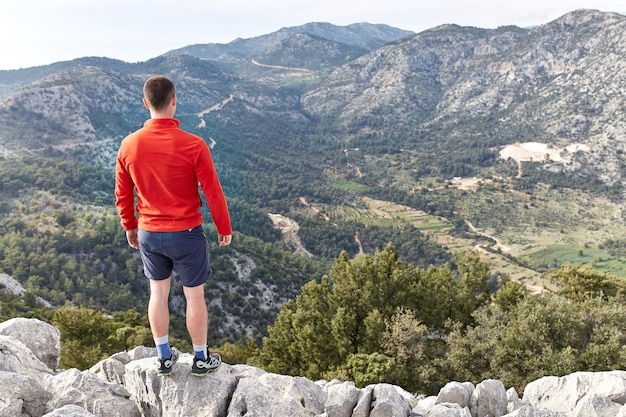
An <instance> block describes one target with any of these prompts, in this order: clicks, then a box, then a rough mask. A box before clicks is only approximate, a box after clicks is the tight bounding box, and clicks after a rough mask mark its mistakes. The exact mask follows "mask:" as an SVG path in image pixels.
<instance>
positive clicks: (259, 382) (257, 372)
mask: <svg viewBox="0 0 626 417" xmlns="http://www.w3.org/2000/svg"><path fill="white" fill-rule="evenodd" d="M42 341H45V344H44V343H43V342H42ZM59 346H60V338H59V332H58V330H57V329H55V328H54V327H52V326H50V325H49V324H46V323H44V322H42V321H39V320H36V319H12V320H8V321H6V322H4V323H0V415H2V416H5V417H42V416H43V417H70V416H71V417H94V416H95V417H160V416H167V417H169V416H172V417H174V416H181V417H182V416H184V417H193V416H202V417H210V416H214V417H218V416H219V417H223V416H226V417H241V416H247V417H266V416H275V417H282V416H284V417H487V416H489V417H500V416H507V417H626V406H624V403H626V371H610V372H596V373H593V372H577V373H574V374H571V375H566V376H562V377H556V376H546V377H544V378H540V379H538V380H536V381H533V382H531V383H529V384H528V385H527V386H526V388H525V390H524V394H523V396H522V398H521V399H520V398H519V396H518V394H517V391H516V390H515V388H509V389H508V390H507V389H506V388H505V386H504V385H503V384H502V382H501V381H498V380H495V379H488V380H485V381H482V382H481V383H479V384H477V385H474V384H472V383H471V382H450V383H448V384H447V385H445V386H444V387H443V388H442V389H441V391H440V392H439V395H437V396H431V397H420V396H415V395H413V394H411V393H409V392H407V391H405V390H404V389H402V388H400V387H398V386H394V385H390V384H374V385H370V386H367V387H365V388H357V387H355V385H354V384H353V383H352V382H341V381H338V380H333V381H316V382H313V381H310V380H308V379H306V378H302V377H292V376H285V375H277V374H272V373H268V372H265V371H263V370H261V369H259V368H256V367H252V366H247V365H228V364H223V365H222V368H221V369H220V370H219V371H218V372H216V373H214V374H210V375H208V376H207V377H205V378H197V377H193V376H191V375H190V374H189V369H190V368H191V355H190V354H182V355H181V358H180V360H179V361H178V362H177V363H176V365H175V366H174V372H173V374H172V375H171V376H170V377H167V378H162V377H158V376H157V375H156V372H155V369H156V368H155V360H154V354H155V350H154V349H153V348H146V347H143V346H140V347H137V348H135V349H133V350H131V351H129V352H120V353H117V354H115V355H113V356H111V357H109V358H107V359H105V360H103V361H101V362H100V363H98V364H96V365H95V366H94V367H93V368H91V369H90V370H87V371H82V372H81V371H78V370H76V369H68V370H57V369H56V366H57V365H58V363H59V354H60V348H59ZM33 349H34V350H33Z"/></svg>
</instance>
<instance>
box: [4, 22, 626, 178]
mask: <svg viewBox="0 0 626 417" xmlns="http://www.w3.org/2000/svg"><path fill="white" fill-rule="evenodd" d="M625 20H626V18H625V17H624V16H622V15H619V14H615V13H605V12H600V11H594V10H578V11H575V12H572V13H569V14H567V15H565V16H563V17H561V18H559V19H557V20H555V21H553V22H548V23H546V24H544V25H542V26H539V27H536V28H534V29H521V28H517V27H501V28H498V29H494V30H487V29H479V28H471V27H459V26H454V25H445V26H441V27H436V28H433V29H430V30H427V31H424V32H422V33H419V34H413V35H411V36H407V37H405V35H407V33H406V32H405V31H401V30H396V29H392V28H388V27H384V26H375V25H356V26H350V27H344V28H337V27H333V26H332V25H327V24H310V25H305V26H303V27H297V28H288V29H283V30H281V31H279V32H276V33H274V34H271V35H265V36H262V37H258V38H252V39H246V40H237V41H233V42H232V43H231V44H228V45H227V46H228V49H229V51H228V52H227V53H224V52H219V53H212V52H207V51H206V50H205V49H207V48H208V49H214V48H218V47H219V48H222V47H224V46H223V45H221V46H220V45H211V44H209V45H205V46H202V45H198V46H192V47H186V48H182V49H180V50H176V51H170V52H168V53H167V54H166V55H167V57H161V58H157V59H154V60H151V61H147V62H145V63H141V64H135V65H124V64H123V63H120V62H116V61H108V60H101V61H96V60H91V61H87V62H83V61H81V60H77V61H76V62H74V63H72V64H71V66H70V63H67V64H66V65H65V66H64V68H63V70H59V65H54V66H50V67H49V68H47V69H45V68H42V69H39V70H38V71H39V72H38V73H39V74H42V77H41V78H39V79H34V77H33V74H34V73H33V70H32V69H25V70H20V71H8V72H6V71H4V72H0V91H13V93H12V94H10V95H6V96H5V97H4V99H3V100H2V102H0V109H1V110H2V112H1V113H0V114H1V116H0V122H1V124H0V126H2V127H1V128H0V145H3V146H7V145H10V146H14V145H16V144H18V143H19V144H21V145H22V146H23V145H26V146H27V147H32V148H38V147H40V146H41V145H42V144H46V145H47V144H49V145H53V146H54V145H60V144H61V143H65V142H68V141H71V142H76V141H82V140H92V139H94V138H96V137H97V138H105V137H106V138H111V137H120V136H122V135H124V134H126V133H127V132H128V131H129V130H131V129H132V128H134V127H136V126H137V125H138V124H139V123H140V120H141V119H142V118H143V117H145V114H143V113H142V110H141V108H138V107H137V106H133V104H134V103H136V101H137V100H138V95H139V94H140V91H139V89H138V87H139V86H140V85H141V82H142V81H143V80H144V79H145V77H146V75H147V74H151V73H165V74H168V75H171V76H172V77H174V78H176V79H177V80H179V83H180V86H179V89H180V94H181V98H182V99H181V100H180V101H181V103H182V105H181V111H182V112H184V113H188V114H194V113H197V112H201V111H203V110H204V109H206V108H209V107H210V106H212V105H214V104H216V103H219V102H220V101H221V100H223V99H225V98H227V97H229V96H230V95H231V94H232V96H233V101H232V104H231V105H229V106H226V107H224V108H223V109H222V110H221V111H220V115H219V118H220V120H218V121H216V123H217V125H216V128H217V129H226V128H227V126H228V125H240V126H241V125H244V123H246V122H248V121H251V120H254V122H255V123H259V122H260V123H262V124H263V125H267V126H268V128H269V129H271V126H272V125H273V124H276V122H278V121H280V120H283V119H285V118H286V119H287V120H289V122H290V123H293V128H296V129H306V130H307V131H308V132H310V133H311V134H319V132H320V128H322V127H326V126H332V128H333V134H334V135H337V136H343V137H344V138H345V139H343V140H342V141H343V142H344V143H349V144H351V145H354V146H362V147H367V145H368V144H371V143H372V141H374V142H376V143H378V142H380V141H386V142H387V144H386V148H387V149H388V150H389V151H393V152H397V151H398V150H400V149H403V150H405V151H412V152H415V153H416V154H417V155H418V159H420V162H421V163H424V160H425V159H426V158H429V156H428V155H429V153H430V152H432V151H437V152H452V153H456V154H458V153H459V152H462V151H463V149H465V148H466V147H468V146H470V147H478V148H491V147H495V146H503V145H506V144H510V143H515V142H541V143H546V144H548V145H550V146H556V147H564V146H566V145H568V144H570V143H583V144H586V145H589V146H590V147H591V148H592V152H591V153H590V154H588V155H585V157H584V158H582V159H583V160H581V161H579V160H573V159H572V158H569V160H568V161H567V162H568V163H567V164H565V165H567V166H568V168H564V167H563V166H562V165H561V166H559V167H554V168H553V169H559V170H563V169H570V170H579V171H580V173H581V175H583V176H585V175H588V174H590V173H589V171H590V170H593V171H594V173H595V174H597V175H599V176H600V177H601V178H602V180H603V181H605V182H607V183H609V184H612V183H616V182H617V183H620V184H621V183H622V182H623V180H624V179H623V177H622V172H621V171H622V169H621V165H622V162H623V161H622V154H623V151H624V140H623V139H624V135H625V130H624V129H625V127H624V123H623V119H624V108H623V106H622V103H623V101H624V91H625V87H626V85H625V84H626V75H625V74H626V69H625V65H624V60H623V58H622V57H623V56H624V52H626V51H625V49H626V43H625V41H624V39H623V36H622V33H623V31H624V27H625V25H626V22H625ZM388 41H393V42H391V43H389V44H386V45H383V43H384V42H388ZM368 48H369V49H370V50H371V52H369V53H365V52H366V51H367V49H368ZM226 55H228V57H226ZM233 56H237V60H236V61H237V62H238V63H237V64H236V65H233V64H232V62H233V60H232V59H231V58H230V57H233ZM194 58H199V59H194ZM205 59H208V60H209V61H210V62H211V63H212V64H213V65H211V64H209V62H208V61H205ZM218 67H219V68H220V69H218ZM293 69H299V70H300V71H293ZM333 69H334V70H333ZM331 70H332V71H331ZM20 74H23V77H20ZM29 81H34V82H32V83H31V84H29V85H26V84H27V83H28V82H29ZM287 86H289V88H285V87H287ZM5 94H6V93H5ZM237 104H239V106H238V105H237ZM258 116H263V117H262V120H258ZM220 122H221V123H222V124H220ZM320 122H323V125H320ZM11 144H13V145H11ZM424 151H426V152H424ZM372 152H376V151H372ZM375 156H376V155H374V157H375ZM600 161H601V163H599V162H600ZM434 162H436V163H438V162H440V161H439V160H438V159H435V161H434ZM590 167H593V168H592V169H590ZM431 168H432V167H431ZM475 168H477V167H475ZM473 171H477V169H474V170H473Z"/></svg>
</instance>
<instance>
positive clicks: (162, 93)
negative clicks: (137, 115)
mask: <svg viewBox="0 0 626 417" xmlns="http://www.w3.org/2000/svg"><path fill="white" fill-rule="evenodd" d="M175 95H176V87H174V83H173V82H172V81H171V80H170V79H169V78H167V77H163V76H155V77H150V78H149V79H148V81H146V83H145V84H144V86H143V96H144V103H145V104H146V106H147V107H148V108H149V109H150V111H151V112H152V111H155V112H162V111H164V110H167V109H168V107H169V106H170V105H171V104H172V98H173V97H174V96H175Z"/></svg>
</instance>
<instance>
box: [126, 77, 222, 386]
mask: <svg viewBox="0 0 626 417" xmlns="http://www.w3.org/2000/svg"><path fill="white" fill-rule="evenodd" d="M143 94H144V99H143V103H144V105H145V107H146V108H147V109H148V110H149V111H150V119H149V120H147V121H146V122H145V123H144V126H143V128H141V129H139V130H137V131H136V132H134V133H132V134H130V135H128V136H127V137H126V138H124V140H123V141H122V143H121V144H120V148H119V153H118V157H117V164H116V181H115V197H116V203H115V205H116V207H117V210H118V212H119V215H120V219H121V223H122V227H123V229H124V230H125V231H126V238H127V240H128V244H129V245H130V246H131V247H133V248H135V249H139V251H140V253H141V260H142V262H143V268H144V273H145V275H146V276H147V277H148V278H149V279H150V301H149V303H148V319H149V321H150V329H151V330H152V336H153V337H154V342H155V344H156V347H157V352H158V359H159V367H158V371H157V372H158V374H159V375H162V376H167V375H170V374H171V373H172V367H173V365H174V363H175V362H176V360H178V355H179V353H178V351H177V350H176V349H175V348H171V347H170V344H169V341H168V335H169V305H168V302H169V293H170V284H171V274H172V271H173V270H175V271H176V272H177V274H178V276H179V277H180V280H181V282H182V284H183V291H184V294H185V299H186V301H187V310H186V322H187V330H188V331H189V336H190V337H191V341H192V343H193V349H194V359H193V364H192V368H191V373H192V375H195V376H204V375H206V374H207V373H209V372H213V371H216V370H217V369H218V368H219V367H220V365H221V363H222V361H221V358H220V356H219V355H218V354H216V353H210V352H208V350H207V333H208V311H207V306H206V301H205V298H204V285H203V284H204V283H205V282H207V281H208V279H209V278H210V277H211V274H212V271H211V265H210V258H209V251H208V244H207V241H206V236H205V234H204V230H203V228H202V214H201V212H200V206H201V204H202V200H201V198H200V193H199V190H198V184H200V186H201V187H202V191H203V192H204V195H205V198H206V201H207V203H208V205H209V210H210V212H211V217H212V218H213V222H214V223H215V226H216V228H217V233H218V235H217V236H218V243H219V245H220V246H227V245H229V244H230V242H231V237H232V229H231V224H230V215H229V212H228V206H227V204H226V198H225V196H224V192H223V191H222V186H221V184H220V181H219V179H218V176H217V173H216V171H215V167H214V165H213V161H212V159H211V154H210V151H209V148H208V146H207V144H206V143H205V142H204V140H203V139H202V138H200V137H198V136H196V135H193V134H191V133H188V132H186V131H184V130H182V129H180V128H179V127H178V125H179V121H178V120H177V119H174V118H173V117H174V114H175V113H176V88H175V87H174V83H173V82H172V81H171V80H169V79H168V78H166V77H161V76H157V77H152V78H150V79H148V80H147V81H146V83H145V85H144V87H143ZM135 195H136V197H137V212H138V214H139V216H137V215H136V214H135V205H134V202H135Z"/></svg>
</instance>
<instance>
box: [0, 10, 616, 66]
mask: <svg viewBox="0 0 626 417" xmlns="http://www.w3.org/2000/svg"><path fill="white" fill-rule="evenodd" d="M577 9H596V10H601V11H605V12H618V13H621V14H626V3H625V2H624V0H522V1H511V0H428V1H426V0H383V1H381V0H315V1H309V0H299V1H294V0H2V1H1V3H0V70H3V69H17V68H27V67H33V66H38V65H46V64H51V63H54V62H59V61H67V60H71V59H75V58H81V57H86V56H99V57H108V58H115V59H120V60H122V61H127V62H141V61H146V60H148V59H150V58H154V57H156V56H159V55H161V54H163V53H165V52H168V51H170V50H172V49H178V48H182V47H184V46H188V45H193V44H205V43H228V42H231V41H233V40H235V39H237V38H252V37H255V36H259V35H265V34H268V33H271V32H275V31H277V30H279V29H281V28H283V27H291V26H299V25H303V24H305V23H311V22H327V23H332V24H334V25H338V26H345V25H349V24H352V23H361V22H367V23H384V24H387V25H390V26H394V27H397V28H400V29H405V30H410V31H413V32H421V31H423V30H426V29H430V28H433V27H435V26H438V25H441V24H446V23H455V24H458V25H461V26H475V27H480V28H489V29H492V28H496V27H498V26H506V25H516V26H519V27H528V26H535V25H541V24H544V23H548V22H550V21H552V20H554V19H556V18H559V17H561V16H562V15H564V14H566V13H568V12H570V11H573V10H577Z"/></svg>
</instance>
